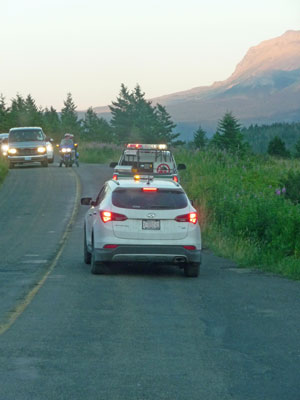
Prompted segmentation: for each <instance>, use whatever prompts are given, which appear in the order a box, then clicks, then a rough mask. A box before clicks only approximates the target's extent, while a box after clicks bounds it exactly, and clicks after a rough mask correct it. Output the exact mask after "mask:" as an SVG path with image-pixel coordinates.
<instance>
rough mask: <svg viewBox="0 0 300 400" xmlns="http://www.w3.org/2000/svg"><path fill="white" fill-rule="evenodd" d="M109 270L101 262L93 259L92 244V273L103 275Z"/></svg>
mask: <svg viewBox="0 0 300 400" xmlns="http://www.w3.org/2000/svg"><path fill="white" fill-rule="evenodd" d="M108 272H109V268H108V267H107V266H106V265H105V264H104V263H102V262H99V261H97V262H96V260H95V251H94V246H93V250H92V254H91V273H92V274H94V275H103V274H107V273H108Z"/></svg>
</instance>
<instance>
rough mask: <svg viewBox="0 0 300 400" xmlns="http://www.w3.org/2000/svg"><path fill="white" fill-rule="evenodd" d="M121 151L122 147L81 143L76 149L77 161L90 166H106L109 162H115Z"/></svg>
mask: <svg viewBox="0 0 300 400" xmlns="http://www.w3.org/2000/svg"><path fill="white" fill-rule="evenodd" d="M122 150H123V147H120V146H117V145H113V144H104V143H97V142H86V143H85V142H83V143H80V145H79V148H78V151H79V157H80V158H79V160H80V161H81V162H86V163H92V164H108V163H110V162H111V161H116V162H117V161H118V160H119V158H120V155H121V152H122Z"/></svg>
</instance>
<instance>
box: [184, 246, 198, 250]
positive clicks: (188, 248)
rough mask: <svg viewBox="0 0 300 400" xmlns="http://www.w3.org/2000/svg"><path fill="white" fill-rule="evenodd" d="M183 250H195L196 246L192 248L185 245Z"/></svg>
mask: <svg viewBox="0 0 300 400" xmlns="http://www.w3.org/2000/svg"><path fill="white" fill-rule="evenodd" d="M183 248H184V249H186V250H196V246H193V245H186V246H183Z"/></svg>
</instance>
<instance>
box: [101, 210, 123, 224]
mask: <svg viewBox="0 0 300 400" xmlns="http://www.w3.org/2000/svg"><path fill="white" fill-rule="evenodd" d="M100 217H101V219H102V221H103V222H104V223H106V222H110V221H126V219H127V217H126V215H123V214H118V213H114V212H112V211H105V210H100Z"/></svg>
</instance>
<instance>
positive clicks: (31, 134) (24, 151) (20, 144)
mask: <svg viewBox="0 0 300 400" xmlns="http://www.w3.org/2000/svg"><path fill="white" fill-rule="evenodd" d="M47 140H49V139H48V138H46V135H45V134H44V132H43V130H42V128H40V127H21V128H12V129H10V131H9V136H8V151H7V153H8V154H7V158H8V161H9V167H10V168H13V167H14V166H15V164H24V163H32V162H40V163H41V165H42V166H43V167H48V157H47V144H46V142H47Z"/></svg>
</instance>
